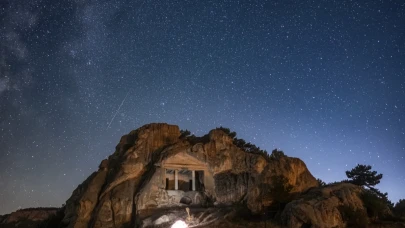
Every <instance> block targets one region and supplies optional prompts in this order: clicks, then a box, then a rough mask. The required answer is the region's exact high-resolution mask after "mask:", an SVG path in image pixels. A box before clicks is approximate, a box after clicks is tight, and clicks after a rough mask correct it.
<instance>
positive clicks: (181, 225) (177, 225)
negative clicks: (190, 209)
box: [171, 220, 188, 228]
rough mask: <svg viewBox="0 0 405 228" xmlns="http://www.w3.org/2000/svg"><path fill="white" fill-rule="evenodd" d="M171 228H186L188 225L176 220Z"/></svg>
mask: <svg viewBox="0 0 405 228" xmlns="http://www.w3.org/2000/svg"><path fill="white" fill-rule="evenodd" d="M171 228H188V225H187V224H186V222H184V221H182V220H177V221H176V222H175V223H174V224H173V225H172V227H171Z"/></svg>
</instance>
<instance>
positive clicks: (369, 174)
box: [346, 164, 383, 188]
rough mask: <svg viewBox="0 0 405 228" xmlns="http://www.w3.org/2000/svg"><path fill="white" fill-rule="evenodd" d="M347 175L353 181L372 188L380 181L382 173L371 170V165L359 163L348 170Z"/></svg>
mask: <svg viewBox="0 0 405 228" xmlns="http://www.w3.org/2000/svg"><path fill="white" fill-rule="evenodd" d="M346 176H347V177H348V178H349V179H351V183H353V184H355V185H359V186H366V187H368V188H371V187H373V186H375V185H377V184H379V183H380V180H381V179H382V177H383V175H382V174H377V171H371V166H370V165H360V164H359V165H357V166H356V167H354V168H353V169H352V170H350V171H346Z"/></svg>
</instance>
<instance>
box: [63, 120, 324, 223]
mask: <svg viewBox="0 0 405 228" xmlns="http://www.w3.org/2000/svg"><path fill="white" fill-rule="evenodd" d="M176 172H177V175H178V177H175V175H176ZM191 172H192V174H190V173H191ZM192 175H196V176H198V177H196V176H194V178H195V179H194V183H195V185H198V186H194V187H195V188H198V189H195V190H194V191H193V190H192V187H191V185H192V181H191V179H192V178H193V176H192ZM275 176H283V177H285V178H286V179H287V180H288V183H289V184H291V185H292V186H293V189H292V190H291V192H292V193H300V192H303V191H306V190H308V189H309V188H312V187H317V186H318V183H317V181H316V179H315V178H314V177H313V176H312V175H311V173H310V172H309V171H308V169H307V167H306V166H305V164H304V163H303V162H302V161H301V160H300V159H298V158H291V157H287V156H283V157H281V158H279V159H269V158H268V157H266V156H263V155H262V154H255V153H247V152H245V151H244V150H242V149H241V148H239V147H237V146H236V145H235V144H234V142H233V139H232V137H230V136H229V135H228V134H226V133H225V132H224V131H222V130H220V129H216V130H212V131H210V132H209V134H207V135H205V136H203V137H200V138H198V137H186V136H184V137H183V136H182V135H181V133H180V129H179V127H178V126H175V125H168V124H149V125H145V126H143V127H141V128H139V129H137V130H135V131H132V132H130V133H129V134H128V135H124V136H123V137H122V138H121V140H120V142H119V144H118V145H117V146H116V150H115V152H114V153H113V154H112V155H111V156H110V157H109V158H108V159H106V160H104V161H102V162H101V164H100V166H99V170H98V171H97V172H95V173H93V174H92V175H91V176H90V177H88V178H87V180H86V181H84V182H83V183H82V184H81V185H80V186H78V188H77V189H76V190H75V191H74V192H73V194H72V196H71V197H70V198H69V199H68V200H67V202H66V210H65V217H64V219H63V221H62V224H63V226H64V227H75V228H79V227H83V228H84V227H134V226H135V225H141V224H143V223H144V222H143V221H144V220H146V219H147V218H148V217H149V216H151V215H154V216H156V215H157V214H159V213H160V212H161V211H164V210H165V209H172V208H178V207H184V206H190V207H209V206H232V205H235V204H241V205H246V207H247V208H248V209H249V210H250V211H251V212H253V213H260V212H262V211H263V210H264V208H265V207H267V206H269V205H271V204H272V202H273V200H274V198H273V197H272V195H271V194H269V192H268V189H269V188H270V187H271V186H272V181H273V179H274V178H273V177H275ZM176 178H178V180H177V181H178V182H179V183H177V185H176V184H175V183H174V182H175V181H176V180H175V179H176ZM184 179H185V180H184ZM189 179H190V180H189ZM174 185H176V186H177V188H178V189H177V190H175V189H174V188H173V187H176V186H174ZM144 225H145V224H144Z"/></svg>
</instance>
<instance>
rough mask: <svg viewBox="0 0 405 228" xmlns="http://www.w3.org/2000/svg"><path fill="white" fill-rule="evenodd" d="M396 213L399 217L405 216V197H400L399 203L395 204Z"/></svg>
mask: <svg viewBox="0 0 405 228" xmlns="http://www.w3.org/2000/svg"><path fill="white" fill-rule="evenodd" d="M394 213H395V214H396V215H397V216H399V217H404V218H405V199H400V200H399V201H398V203H396V204H395V207H394Z"/></svg>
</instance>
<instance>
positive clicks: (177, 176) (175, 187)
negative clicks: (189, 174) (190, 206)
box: [174, 169, 179, 190]
mask: <svg viewBox="0 0 405 228" xmlns="http://www.w3.org/2000/svg"><path fill="white" fill-rule="evenodd" d="M174 190H179V171H178V170H177V169H175V170H174Z"/></svg>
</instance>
